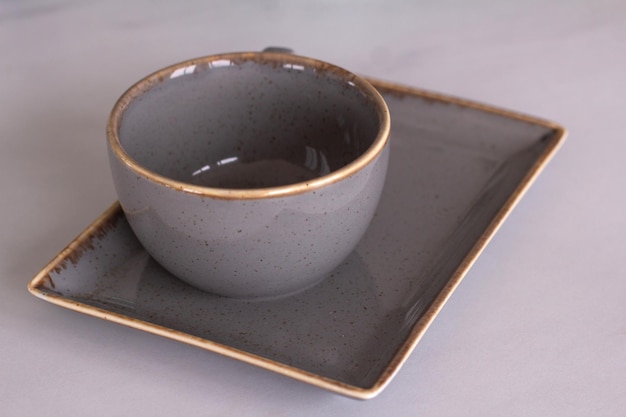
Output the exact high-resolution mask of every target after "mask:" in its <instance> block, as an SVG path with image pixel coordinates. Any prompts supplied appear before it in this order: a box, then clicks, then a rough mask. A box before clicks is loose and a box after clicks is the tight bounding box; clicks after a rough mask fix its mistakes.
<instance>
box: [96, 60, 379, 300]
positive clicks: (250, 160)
mask: <svg viewBox="0 0 626 417" xmlns="http://www.w3.org/2000/svg"><path fill="white" fill-rule="evenodd" d="M389 129H390V120H389V113H388V110H387V107H386V104H385V103H384V101H383V99H382V97H381V96H380V95H379V93H378V92H377V91H376V90H375V89H374V88H373V87H372V86H371V85H370V84H369V83H368V82H366V81H364V80H362V79H360V78H358V77H356V76H354V75H353V74H351V73H349V72H347V71H345V70H342V69H340V68H337V67H334V66H332V65H329V64H326V63H323V62H320V61H316V60H312V59H308V58H303V57H298V56H294V55H290V54H283V53H271V52H269V53H241V54H224V55H217V56H211V57H205V58H201V59H196V60H193V61H187V62H183V63H180V64H178V65H174V66H172V67H168V68H166V69H163V70H161V71H159V72H157V73H155V74H152V75H151V76H149V77H147V78H145V79H144V80H142V81H140V82H139V83H138V84H136V85H135V86H133V87H131V89H129V90H128V91H127V92H126V93H125V94H124V95H123V96H122V97H121V98H120V100H119V101H118V103H117V104H116V106H115V108H114V110H113V112H112V115H111V119H110V122H109V126H108V131H107V133H108V150H109V156H110V162H111V170H112V174H113V179H114V183H115V187H116V190H117V193H118V196H119V199H120V202H121V205H122V208H123V210H124V212H125V214H126V217H127V218H128V221H129V223H130V225H131V227H132V230H133V231H134V232H135V234H136V235H137V237H138V238H139V240H140V241H141V243H142V244H143V246H144V247H145V248H146V250H147V251H148V252H149V253H150V254H151V255H152V256H153V257H154V259H156V260H157V261H158V262H159V263H160V264H161V265H163V266H164V267H165V268H166V269H167V270H168V271H170V272H171V273H172V274H174V275H175V276H177V277H179V278H180V279H182V280H184V281H186V282H188V283H189V284H191V285H193V286H195V287H198V288H200V289H203V290H205V291H208V292H211V293H215V294H219V295H224V296H229V297H236V298H255V297H259V298H267V297H276V296H282V295H287V294H291V293H294V292H298V291H301V290H303V289H305V288H307V287H310V286H311V285H314V284H315V283H317V282H318V281H319V280H320V279H322V278H323V277H324V276H325V275H326V274H327V273H328V272H329V271H331V270H333V269H334V268H336V267H337V265H339V264H340V263H341V261H343V260H344V259H345V258H346V257H347V256H348V255H349V254H350V253H351V252H352V250H353V249H354V247H355V246H356V244H357V243H358V242H359V240H360V239H361V237H362V236H363V234H364V233H365V230H366V229H367V227H368V225H369V223H370V221H371V219H372V216H373V214H374V212H375V210H376V207H377V205H378V201H379V198H380V195H381V192H382V188H383V184H384V180H385V175H386V171H387V163H388V158H389V146H388V139H389Z"/></svg>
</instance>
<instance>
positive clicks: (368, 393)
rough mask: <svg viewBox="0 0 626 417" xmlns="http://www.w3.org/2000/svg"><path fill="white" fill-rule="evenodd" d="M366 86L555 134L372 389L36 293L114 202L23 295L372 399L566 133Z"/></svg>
mask: <svg viewBox="0 0 626 417" xmlns="http://www.w3.org/2000/svg"><path fill="white" fill-rule="evenodd" d="M368 80H369V82H370V83H371V84H372V85H374V86H375V87H376V88H381V89H382V90H387V91H389V92H392V93H397V94H403V95H410V96H416V97H421V98H427V99H432V100H436V101H440V102H442V103H452V104H456V105H460V106H464V107H470V108H474V109H478V110H482V111H486V112H489V113H493V114H497V115H501V116H505V117H510V118H513V119H517V120H521V121H524V122H528V123H532V124H538V125H541V126H544V127H548V128H550V129H553V130H554V131H555V134H554V135H553V136H552V137H551V139H550V141H549V143H548V144H547V145H546V149H545V150H544V151H543V152H542V154H541V155H540V156H539V157H538V158H537V159H536V160H535V162H534V164H533V165H532V167H531V168H530V169H529V171H528V172H527V174H526V175H525V176H524V178H523V179H522V181H521V182H520V184H519V185H518V186H517V187H516V188H515V190H514V191H513V193H512V194H511V195H510V196H509V198H508V199H507V201H506V202H505V203H504V205H503V206H502V207H501V208H500V210H498V212H497V213H496V215H495V216H494V218H493V219H492V221H491V222H490V224H489V225H488V226H487V228H486V229H485V231H484V232H483V233H482V235H481V236H480V238H479V239H478V240H477V241H476V243H475V244H474V245H473V247H472V248H471V249H470V252H469V253H468V254H467V255H466V257H465V258H464V259H463V261H462V262H461V264H460V265H459V267H458V268H457V269H456V271H455V272H454V273H453V274H452V275H451V277H450V279H449V280H448V282H447V283H446V285H445V286H444V287H443V288H442V290H441V291H440V292H439V293H438V295H437V296H436V297H435V299H434V300H433V301H432V303H431V304H430V306H429V307H428V308H427V309H426V310H425V312H424V313H423V314H422V317H421V318H420V319H419V320H418V321H417V322H416V323H415V325H414V326H413V328H412V330H411V331H410V333H409V335H408V336H407V337H406V339H405V340H404V342H403V343H402V344H401V345H400V346H399V348H398V350H397V351H396V353H395V355H394V356H393V357H392V359H391V361H390V362H389V364H388V365H387V366H386V367H385V368H384V370H383V372H382V373H381V375H380V377H379V378H378V379H377V380H376V382H375V383H374V384H373V385H372V386H370V387H367V388H363V387H359V386H354V385H351V384H347V383H344V382H341V381H337V380H333V379H330V378H326V377H323V376H321V375H317V374H313V373H310V372H308V371H304V370H302V369H299V368H295V367H292V366H289V365H285V364H282V363H280V362H276V361H273V360H269V359H266V358H263V357H260V356H257V355H254V354H251V353H248V352H245V351H241V350H238V349H235V348H231V347H229V346H225V345H222V344H219V343H216V342H212V341H210V340H207V339H202V338H200V337H197V336H192V335H189V334H187V333H183V332H180V331H176V330H174V329H169V328H165V327H163V326H159V325H156V324H153V323H149V322H145V321H141V320H138V319H134V318H132V317H128V316H124V315H122V314H118V313H113V312H109V311H106V310H103V309H100V308H98V307H93V306H89V305H86V304H83V303H80V302H76V301H72V300H70V299H66V298H63V297H62V296H57V295H54V294H49V293H47V292H46V291H45V290H42V289H40V288H39V286H40V285H41V283H42V281H44V280H45V279H46V277H47V276H48V274H49V273H50V272H51V271H52V270H53V269H54V266H55V265H57V264H58V263H59V262H60V261H61V260H63V259H66V258H67V257H68V255H69V254H70V253H71V252H72V251H73V250H75V248H76V247H77V246H79V245H80V244H81V242H83V241H85V240H86V239H88V238H90V237H91V236H93V235H94V233H95V232H96V231H97V230H98V229H99V228H100V227H101V226H102V225H103V224H104V223H106V221H107V220H108V219H109V218H110V217H112V216H114V215H117V213H119V212H121V207H120V204H119V202H116V203H114V204H113V205H112V206H111V207H109V209H108V210H106V211H105V212H104V213H103V214H102V215H101V216H100V217H98V219H96V220H95V221H94V222H93V223H92V224H91V225H90V226H89V227H88V228H87V229H85V230H84V231H83V232H82V233H81V234H80V235H79V236H78V237H77V238H76V239H74V240H73V241H72V242H71V243H70V244H69V245H68V246H67V247H65V248H64V249H63V250H62V251H61V252H60V253H59V254H58V255H57V256H56V257H55V258H54V259H53V260H52V261H51V262H50V263H48V265H47V266H46V267H45V268H43V269H42V270H41V271H40V272H39V273H38V274H37V275H35V277H34V278H33V279H32V280H31V281H30V282H29V284H28V291H29V292H30V293H31V294H33V295H35V296H36V297H38V298H40V299H43V300H45V301H48V302H50V303H53V304H56V305H59V306H61V307H64V308H68V309H70V310H74V311H78V312H80V313H83V314H87V315H90V316H93V317H97V318H101V319H104V320H108V321H112V322H115V323H118V324H122V325H126V326H129V327H132V328H136V329H139V330H143V331H146V332H149V333H153V334H156V335H160V336H163V337H167V338H169V339H174V340H177V341H180V342H183V343H187V344H191V345H193V346H196V347H199V348H202V349H205V350H209V351H212V352H215V353H218V354H222V355H224V356H227V357H230V358H233V359H237V360H240V361H242V362H246V363H249V364H252V365H255V366H258V367H261V368H264V369H267V370H270V371H273V372H276V373H278V374H282V375H285V376H288V377H291V378H293V379H296V380H299V381H302V382H306V383H309V384H311V385H314V386H317V387H319V388H324V389H327V390H329V391H332V392H335V393H338V394H342V395H345V396H348V397H353V398H356V399H361V400H367V399H371V398H374V397H375V396H377V395H378V394H379V393H380V392H382V390H383V389H384V388H385V387H386V386H387V385H388V384H389V383H390V382H391V380H392V379H393V377H394V376H395V375H396V374H397V372H398V371H399V370H400V368H401V366H402V365H403V364H404V362H405V361H406V360H407V358H408V357H409V355H410V354H411V352H412V351H413V349H414V348H415V346H416V345H417V343H418V342H419V340H420V339H421V337H422V336H423V335H424V333H425V332H426V330H427V329H428V327H429V326H430V325H431V324H432V322H433V321H434V319H435V317H436V316H437V314H438V313H439V312H440V311H441V309H442V308H443V307H444V305H445V303H446V302H447V300H448V299H449V298H450V296H451V295H452V293H453V292H454V290H455V289H456V287H457V286H458V285H459V284H460V283H461V281H462V279H463V278H464V276H465V275H466V274H467V272H468V271H469V269H470V268H471V266H472V265H473V264H474V262H475V261H476V259H478V257H479V256H480V254H481V253H482V251H483V250H484V249H485V247H486V246H487V244H488V243H489V241H490V240H491V238H492V237H493V236H494V235H495V233H496V232H497V230H498V229H499V228H500V226H501V225H502V223H503V222H504V220H505V219H506V217H507V216H508V215H509V213H510V212H511V211H512V209H513V207H514V206H515V205H516V204H517V202H518V201H519V200H520V199H521V198H522V196H523V194H524V193H525V192H526V191H527V190H528V189H529V188H530V186H531V185H532V182H533V181H534V180H535V179H536V178H537V176H538V175H539V173H540V172H541V170H542V169H543V168H544V167H545V165H546V164H547V163H548V162H549V160H550V159H551V158H552V157H553V156H554V154H555V153H556V151H557V150H558V149H559V148H560V146H561V145H562V144H563V142H564V140H565V138H566V136H567V131H566V129H565V128H563V127H562V126H560V125H558V124H556V123H553V122H550V121H546V120H543V119H539V118H536V117H532V116H527V115H523V114H520V113H516V112H512V111H509V110H504V109H500V108H497V107H493V106H489V105H485V104H482V103H477V102H473V101H470V100H465V99H460V98H455V97H451V96H447V95H444V94H439V93H433V92H429V91H425V90H421V89H417V88H413V87H406V86H401V85H397V84H394V83H390V82H385V81H380V80H373V79H371V78H368Z"/></svg>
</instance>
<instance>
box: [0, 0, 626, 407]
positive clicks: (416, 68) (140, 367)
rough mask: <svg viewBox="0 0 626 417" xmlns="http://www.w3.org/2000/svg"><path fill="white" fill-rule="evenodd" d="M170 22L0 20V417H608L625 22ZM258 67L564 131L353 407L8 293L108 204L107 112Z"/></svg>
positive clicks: (284, 9)
mask: <svg viewBox="0 0 626 417" xmlns="http://www.w3.org/2000/svg"><path fill="white" fill-rule="evenodd" d="M180 3H181V4H178V2H173V1H170V2H166V1H133V2H125V1H121V0H115V1H99V2H94V1H71V0H66V1H62V0H56V1H43V0H38V1H34V0H33V1H26V0H24V1H22V0H3V1H0V192H1V198H0V207H1V209H0V210H1V211H0V214H1V216H0V329H1V331H0V404H2V405H1V408H2V411H1V413H2V415H6V416H26V415H29V416H31V415H38V416H48V415H58V416H74V415H90V416H118V415H119V416H122V415H125V416H128V415H146V416H147V415H149V416H161V415H189V416H205V415H207V416H208V415H262V416H263V415H267V416H270V415H271V416H280V415H301V416H304V415H315V416H327V415H343V416H348V415H354V416H357V415H358V416H380V415H395V416H409V415H410V416H413V415H419V416H460V415H462V416H503V415H506V416H525V415H528V416H535V415H544V416H548V415H549V416H557V415H559V416H561V415H563V416H591V415H602V416H623V415H624V413H625V412H626V302H625V301H624V298H625V296H626V274H625V269H626V268H625V263H624V255H623V252H624V249H625V247H626V244H625V243H626V240H625V237H624V233H625V232H626V222H625V218H626V216H625V207H626V205H625V203H626V201H625V200H626V198H625V197H626V185H625V184H624V181H625V178H626V176H625V174H626V167H625V166H626V164H625V157H624V155H625V153H626V140H625V134H626V2H623V1H594V0H589V1H576V0H561V1H559V0H552V1H538V0H532V1H527V0H524V1H506V0H505V1H502V0H499V1H497V0H493V1H487V0H484V1H462V0H446V1H435V0H432V1H408V0H405V1H401V0H392V1H390V0H386V1H359V0H335V1H331V0H321V1H300V0H299V1H287V0H282V1H281V0H263V1H253V0H249V1H245V2H242V1H239V2H237V1H232V0H231V1H227V0H224V1H210V2H205V1H187V2H180ZM267 45H284V46H289V47H292V48H294V49H295V50H296V51H297V52H299V53H300V54H303V55H308V56H313V57H317V58H320V59H324V60H327V61H330V62H333V63H336V64H339V65H341V66H343V67H346V68H348V69H350V70H352V71H355V72H358V73H360V74H365V75H370V76H374V77H377V78H381V79H386V80H390V81H395V82H398V83H402V84H409V85H414V86H418V87H422V88H426V89H429V90H434V91H439V92H444V93H449V94H452V95H456V96H460V97H465V98H470V99H474V100H478V101H482V102H486V103H490V104H494V105H498V106H502V107H505V108H509V109H513V110H517V111H521V112H525V113H529V114H532V115H537V116H541V117H544V118H548V119H552V120H554V121H557V122H559V123H562V124H563V125H565V126H566V127H567V128H568V129H569V130H570V136H569V139H568V141H567V142H566V143H565V146H564V147H563V148H562V149H561V151H560V152H559V153H558V154H557V156H556V157H555V159H554V160H553V161H552V162H551V163H550V164H549V165H548V167H547V169H546V170H545V171H544V172H543V173H542V175H541V176H540V177H539V179H538V181H537V182H536V183H535V184H534V186H533V187H532V188H531V189H530V191H529V192H528V193H527V194H526V196H525V197H524V199H523V200H522V202H521V203H520V204H519V206H518V207H517V208H516V209H515V210H514V212H513V213H512V215H511V216H510V217H509V219H508V220H507V222H506V223H505V224H504V226H503V227H502V228H501V229H500V231H499V232H498V234H497V235H496V237H495V238H494V239H493V241H492V242H491V243H490V245H489V246H488V248H487V249H486V251H485V252H484V253H483V255H482V256H481V257H480V259H479V260H478V262H477V263H476V264H475V266H474V267H473V268H472V270H471V271H470V272H469V274H468V275H467V276H466V278H465V280H464V281H463V283H462V284H461V286H460V287H459V288H458V290H457V291H456V292H455V294H454V295H453V297H452V298H451V300H450V301H449V302H448V304H447V305H446V307H445V308H444V310H443V312H442V313H441V314H440V315H439V317H438V318H437V320H436V321H435V323H434V324H433V326H432V327H431V328H430V330H429V331H428V332H427V334H426V335H425V337H424V338H423V339H422V341H421V342H420V344H419V345H418V347H417V348H416V349H415V351H414V352H413V354H412V355H411V357H410V358H409V360H408V361H407V363H406V364H405V366H404V367H403V368H402V370H401V371H400V372H399V374H398V375H397V376H396V378H395V379H394V380H393V381H392V382H391V384H390V385H389V387H388V388H387V389H386V390H385V391H384V392H383V393H382V394H381V395H380V396H379V397H377V398H375V399H373V400H370V401H366V402H359V401H356V400H352V399H347V398H343V397H340V396H337V395H335V394H331V393H328V392H326V391H323V390H320V389H318V388H315V387H311V386H309V385H306V384H303V383H300V382H295V381H292V380H290V379H288V378H285V377H282V376H278V375H274V374H272V373H270V372H267V371H264V370H261V369H257V368H255V367H252V366H250V365H246V364H242V363H238V362H236V361H234V360H230V359H226V358H223V357H221V356H218V355H216V354H212V353H209V352H205V351H203V350H200V349H196V348H193V347H189V346H186V345H184V344H181V343H177V342H174V341H170V340H166V339H163V338H160V337H157V336H153V335H149V334H146V333H142V332H140V331H137V330H132V329H128V328H125V327H122V326H119V325H115V324H112V323H108V322H104V321H102V320H97V319H94V318H90V317H87V316H83V315H80V314H77V313H74V312H71V311H66V310H64V309H62V308H59V307H56V306H53V305H51V304H48V303H44V302H42V301H40V300H37V299H36V298H34V297H32V296H31V295H29V294H28V293H27V291H26V285H27V282H28V281H29V280H30V278H31V277H32V276H33V275H34V274H35V273H36V272H37V271H38V270H39V269H41V268H42V267H43V266H44V265H45V264H46V263H47V262H48V261H49V260H50V259H51V258H52V257H53V256H55V255H56V254H57V253H58V252H59V251H60V250H61V249H62V248H63V247H64V246H65V245H66V244H67V243H68V242H69V241H70V240H71V239H73V238H74V237H75V236H76V235H77V234H78V233H79V232H80V231H81V230H82V229H84V227H86V226H87V225H88V224H89V223H90V222H91V221H92V220H93V219H94V218H95V217H97V216H98V215H99V214H100V213H101V212H102V211H103V210H104V209H105V208H106V207H108V206H109V205H110V203H111V202H112V201H114V199H115V193H114V190H113V187H112V182H111V179H110V176H109V170H108V162H107V160H106V152H105V135H104V126H105V123H106V119H107V116H108V112H109V110H110V108H111V107H112V105H113V103H114V101H115V99H116V98H117V97H118V96H119V95H120V94H121V93H122V92H123V90H124V89H126V88H127V87H128V86H130V84H132V83H133V82H135V81H136V80H138V79H139V78H141V77H142V76H143V75H146V74H147V73H149V72H151V71H153V70H156V69H158V68H161V67H163V66H165V65H167V64H171V63H174V62H177V61H180V60H183V59H186V58H191V57H195V56H199V55H206V54H211V53H218V52H229V51H240V50H258V49H261V48H263V47H265V46H267Z"/></svg>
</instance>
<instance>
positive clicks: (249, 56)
mask: <svg viewBox="0 0 626 417" xmlns="http://www.w3.org/2000/svg"><path fill="white" fill-rule="evenodd" d="M218 60H231V61H235V62H238V61H245V62H248V61H258V62H269V63H282V64H285V63H290V64H296V65H305V66H307V67H313V68H315V69H317V70H318V71H332V72H333V73H335V74H337V75H339V76H340V77H342V78H344V79H346V80H348V81H349V82H351V83H353V84H354V85H355V86H356V87H358V88H359V89H360V90H361V91H363V92H364V93H365V94H366V95H367V96H368V97H369V98H370V99H371V100H372V101H373V102H374V104H375V106H376V112H377V114H378V119H379V125H380V128H379V130H378V133H377V136H376V138H375V139H374V141H373V142H372V144H371V145H370V147H369V148H368V149H367V150H366V151H365V152H363V153H362V154H361V155H359V157H358V158H356V159H355V160H354V161H352V162H350V163H348V164H346V165H344V166H343V167H341V168H339V169H337V170H335V171H332V172H329V173H328V174H325V175H322V176H319V177H315V178H313V179H311V180H308V181H304V182H297V183H293V184H287V185H281V186H276V187H266V188H245V189H235V188H217V187H206V186H201V185H195V184H191V183H187V182H184V181H178V180H174V179H172V178H168V177H166V176H164V175H161V174H158V173H156V172H154V171H152V170H150V169H148V168H146V167H144V166H143V165H141V164H140V163H138V162H137V161H136V160H135V159H133V158H132V157H131V156H130V155H129V154H128V153H127V152H126V151H125V150H124V147H123V146H122V144H121V142H120V138H119V127H120V123H121V119H122V116H123V114H124V111H125V110H126V108H127V107H128V106H129V105H130V104H131V103H132V102H133V100H134V99H136V98H137V97H139V96H141V95H142V94H144V93H146V92H148V91H149V90H150V89H152V88H153V87H155V86H156V85H158V84H160V83H163V82H165V81H166V80H168V79H169V78H170V76H171V75H172V74H173V73H174V72H175V71H176V70H181V69H184V68H188V67H190V66H192V65H199V64H200V65H202V64H209V63H211V62H213V61H218ZM390 130H391V117H390V115H389V108H388V107H387V103H386V102H385V100H384V99H383V97H382V96H381V94H380V93H379V92H378V90H376V88H374V86H373V85H371V84H370V83H369V82H368V81H367V80H365V79H363V78H361V77H359V76H357V75H355V74H353V73H351V72H350V71H347V70H345V69H343V68H341V67H338V66H336V65H333V64H329V63H327V62H324V61H320V60H317V59H313V58H308V57H303V56H300V55H294V54H288V53H283V52H234V53H224V54H216V55H208V56H204V57H199V58H194V59H189V60H186V61H182V62H179V63H177V64H173V65H170V66H167V67H165V68H162V69H160V70H158V71H156V72H154V73H152V74H150V75H148V76H146V77H144V78H142V79H141V80H139V81H138V82H136V83H135V84H134V85H132V86H131V87H130V88H128V89H127V90H126V91H125V92H124V93H123V94H122V96H121V97H120V98H119V99H118V100H117V102H116V103H115V105H114V106H113V109H112V110H111V114H110V116H109V120H108V123H107V128H106V131H107V141H108V144H109V146H110V148H111V150H112V152H113V154H114V155H115V157H116V158H117V159H119V160H120V161H121V162H122V163H123V164H124V165H126V166H127V167H128V168H129V169H130V170H132V171H133V172H134V173H136V174H138V175H140V176H141V177H143V178H145V179H147V180H150V181H152V182H154V183H157V184H160V185H163V186H165V187H168V188H172V189H175V190H179V191H182V192H186V193H190V194H196V195H200V196H205V197H211V198H218V199H226V200H234V199H246V200H249V199H264V198H275V197H285V196H289V195H296V194H302V193H305V192H309V191H315V190H318V189H320V188H323V187H325V186H328V185H330V184H334V183H336V182H338V181H341V180H343V179H345V178H348V177H350V176H353V175H354V174H356V173H357V172H359V171H360V170H361V169H363V168H364V167H366V166H367V165H368V164H370V163H371V162H373V161H374V160H375V159H376V157H377V156H378V155H379V154H380V153H381V152H382V151H383V149H384V148H385V146H386V145H387V143H388V141H389V134H390Z"/></svg>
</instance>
